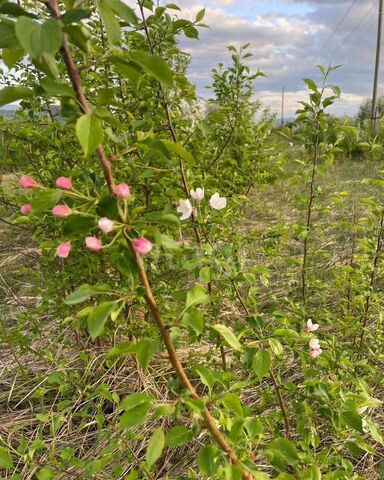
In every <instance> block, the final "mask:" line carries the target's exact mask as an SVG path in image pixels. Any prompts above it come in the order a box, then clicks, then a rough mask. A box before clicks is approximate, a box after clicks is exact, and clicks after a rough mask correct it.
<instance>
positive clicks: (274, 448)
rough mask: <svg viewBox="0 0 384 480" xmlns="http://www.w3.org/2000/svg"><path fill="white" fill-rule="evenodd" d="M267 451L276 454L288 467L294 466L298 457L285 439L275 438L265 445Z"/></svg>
mask: <svg viewBox="0 0 384 480" xmlns="http://www.w3.org/2000/svg"><path fill="white" fill-rule="evenodd" d="M266 449H267V451H271V452H273V453H277V454H278V455H279V456H280V457H282V458H283V460H284V461H285V463H287V464H288V465H296V464H297V463H298V462H299V455H298V453H297V450H296V447H295V445H294V444H293V443H292V442H290V441H289V440H287V439H286V438H276V439H275V440H272V442H270V443H269V444H268V445H267V448H266Z"/></svg>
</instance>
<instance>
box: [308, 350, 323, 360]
mask: <svg viewBox="0 0 384 480" xmlns="http://www.w3.org/2000/svg"><path fill="white" fill-rule="evenodd" d="M322 351H323V350H322V349H321V348H316V349H315V350H311V352H310V355H311V357H312V358H317V357H318V356H319V355H320V354H321V353H322Z"/></svg>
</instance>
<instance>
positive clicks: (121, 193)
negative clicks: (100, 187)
mask: <svg viewBox="0 0 384 480" xmlns="http://www.w3.org/2000/svg"><path fill="white" fill-rule="evenodd" d="M115 195H116V197H117V198H119V199H120V200H127V199H128V198H129V197H130V195H131V189H130V187H129V185H127V184H126V183H120V184H119V185H116V187H115Z"/></svg>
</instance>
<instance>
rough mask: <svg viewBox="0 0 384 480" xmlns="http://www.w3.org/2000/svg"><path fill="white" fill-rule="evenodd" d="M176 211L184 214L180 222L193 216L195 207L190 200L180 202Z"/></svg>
mask: <svg viewBox="0 0 384 480" xmlns="http://www.w3.org/2000/svg"><path fill="white" fill-rule="evenodd" d="M176 210H177V212H178V213H181V214H182V215H181V217H180V220H186V219H187V218H189V217H190V216H191V215H192V212H193V207H192V205H191V202H190V200H179V204H178V206H177V208H176Z"/></svg>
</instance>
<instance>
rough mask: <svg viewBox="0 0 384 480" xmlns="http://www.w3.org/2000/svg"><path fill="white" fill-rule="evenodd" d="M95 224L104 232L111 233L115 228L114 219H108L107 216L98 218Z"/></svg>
mask: <svg viewBox="0 0 384 480" xmlns="http://www.w3.org/2000/svg"><path fill="white" fill-rule="evenodd" d="M97 225H98V227H99V228H100V230H101V231H102V232H103V233H105V234H107V233H111V232H112V231H113V230H114V229H115V223H114V221H113V220H110V219H109V218H107V217H102V218H100V220H99V221H98V222H97Z"/></svg>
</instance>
